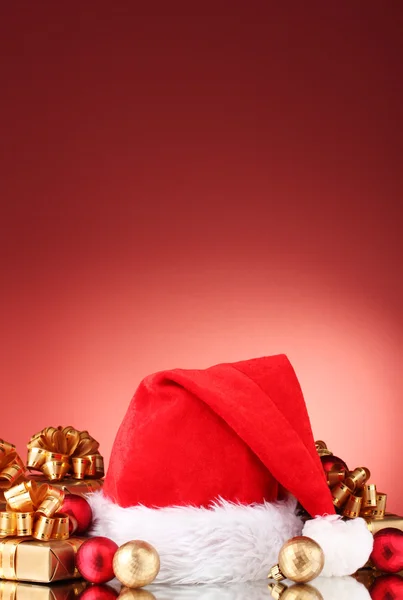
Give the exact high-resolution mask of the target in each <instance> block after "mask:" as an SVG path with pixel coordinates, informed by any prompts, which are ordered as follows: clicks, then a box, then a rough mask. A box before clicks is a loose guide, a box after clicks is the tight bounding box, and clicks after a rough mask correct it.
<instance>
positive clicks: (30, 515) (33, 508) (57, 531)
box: [0, 481, 69, 542]
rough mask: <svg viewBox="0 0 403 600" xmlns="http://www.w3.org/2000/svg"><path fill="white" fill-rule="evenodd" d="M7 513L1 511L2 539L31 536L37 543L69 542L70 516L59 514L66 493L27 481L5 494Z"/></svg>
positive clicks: (49, 486)
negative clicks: (49, 541)
mask: <svg viewBox="0 0 403 600" xmlns="http://www.w3.org/2000/svg"><path fill="white" fill-rule="evenodd" d="M4 496H5V498H6V500H7V510H6V511H1V512H0V537H8V536H17V537H26V536H32V537H33V538H35V539H37V540H43V541H46V542H47V541H48V540H66V539H67V538H68V537H69V517H68V515H65V514H57V511H58V510H59V509H60V507H61V506H62V504H63V501H64V492H63V491H62V490H59V489H57V488H55V487H53V486H52V485H49V484H47V483H42V484H39V485H38V484H36V483H35V481H26V482H24V483H20V484H19V485H15V486H13V487H12V488H11V489H9V490H8V491H7V492H5V494H4Z"/></svg>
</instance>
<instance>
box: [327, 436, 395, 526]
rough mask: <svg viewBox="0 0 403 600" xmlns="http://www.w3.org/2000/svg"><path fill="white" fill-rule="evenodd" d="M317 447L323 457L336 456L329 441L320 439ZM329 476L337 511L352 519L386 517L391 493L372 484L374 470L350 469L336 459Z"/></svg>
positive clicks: (328, 481) (328, 480)
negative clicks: (371, 478) (387, 503)
mask: <svg viewBox="0 0 403 600" xmlns="http://www.w3.org/2000/svg"><path fill="white" fill-rule="evenodd" d="M315 446H316V451H317V452H318V454H319V456H320V457H323V456H333V452H331V450H329V449H328V447H327V446H326V444H325V442H323V441H317V442H315ZM335 458H336V457H335ZM326 475H327V483H328V485H329V488H330V491H331V494H332V498H333V504H334V506H335V508H336V510H337V512H339V513H340V514H342V515H343V516H344V517H348V518H349V519H356V518H357V517H364V518H373V519H383V518H384V516H385V512H386V500H387V495H386V494H383V493H380V492H378V491H377V489H376V485H375V484H373V483H372V484H370V483H368V480H369V478H370V477H371V473H370V471H369V470H368V469H367V468H366V467H357V468H356V469H354V470H353V471H349V470H346V469H345V468H344V465H342V464H341V463H339V462H337V460H336V461H335V464H334V466H333V467H332V469H330V470H329V471H327V472H326Z"/></svg>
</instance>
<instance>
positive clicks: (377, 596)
mask: <svg viewBox="0 0 403 600" xmlns="http://www.w3.org/2000/svg"><path fill="white" fill-rule="evenodd" d="M369 593H370V595H371V598H372V600H401V598H403V577H401V576H400V575H381V576H380V577H377V578H376V579H375V581H374V583H373V584H372V585H371V587H370V590H369Z"/></svg>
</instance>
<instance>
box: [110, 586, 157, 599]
mask: <svg viewBox="0 0 403 600" xmlns="http://www.w3.org/2000/svg"><path fill="white" fill-rule="evenodd" d="M118 600H155V596H154V594H152V593H151V592H149V591H147V590H134V589H132V588H127V587H126V588H122V590H121V592H120V594H119V596H118Z"/></svg>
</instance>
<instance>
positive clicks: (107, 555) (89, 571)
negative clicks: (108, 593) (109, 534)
mask: <svg viewBox="0 0 403 600" xmlns="http://www.w3.org/2000/svg"><path fill="white" fill-rule="evenodd" d="M117 549H118V545H117V544H115V542H112V540H110V539H109V538H106V537H93V538H90V539H89V540H87V541H86V542H84V543H83V544H82V546H81V547H80V548H79V550H78V552H77V561H76V562H77V569H78V570H79V571H80V573H81V575H82V576H83V577H84V579H86V580H87V581H89V582H91V583H106V582H107V581H110V580H111V579H113V578H114V577H115V574H114V572H113V567H112V565H113V557H114V556H115V552H116V550H117Z"/></svg>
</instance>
